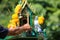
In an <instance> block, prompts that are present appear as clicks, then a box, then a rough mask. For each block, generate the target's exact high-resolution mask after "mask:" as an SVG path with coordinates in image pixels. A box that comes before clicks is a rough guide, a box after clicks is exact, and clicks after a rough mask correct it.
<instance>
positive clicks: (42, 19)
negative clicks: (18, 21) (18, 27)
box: [38, 16, 44, 24]
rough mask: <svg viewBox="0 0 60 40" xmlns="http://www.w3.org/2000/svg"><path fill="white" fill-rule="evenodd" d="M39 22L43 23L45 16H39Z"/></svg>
mask: <svg viewBox="0 0 60 40" xmlns="http://www.w3.org/2000/svg"><path fill="white" fill-rule="evenodd" d="M38 23H39V24H43V23H44V17H43V16H40V17H38Z"/></svg>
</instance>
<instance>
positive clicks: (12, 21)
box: [10, 19, 19, 23]
mask: <svg viewBox="0 0 60 40" xmlns="http://www.w3.org/2000/svg"><path fill="white" fill-rule="evenodd" d="M18 21H19V19H12V20H10V23H17V22H18Z"/></svg>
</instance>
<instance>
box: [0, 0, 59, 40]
mask: <svg viewBox="0 0 60 40" xmlns="http://www.w3.org/2000/svg"><path fill="white" fill-rule="evenodd" d="M18 2H19V0H0V25H3V26H4V27H5V28H7V25H8V22H9V20H10V19H11V15H12V14H13V13H14V8H15V6H16V5H17V4H18ZM28 4H29V6H30V8H31V10H32V11H33V12H34V14H35V15H38V16H44V18H45V23H44V24H43V25H41V26H42V28H43V29H45V30H46V33H47V37H48V40H60V0H28Z"/></svg>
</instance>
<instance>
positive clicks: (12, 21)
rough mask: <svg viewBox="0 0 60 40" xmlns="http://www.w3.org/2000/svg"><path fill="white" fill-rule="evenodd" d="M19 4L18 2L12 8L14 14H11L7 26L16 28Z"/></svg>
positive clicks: (19, 9)
mask: <svg viewBox="0 0 60 40" xmlns="http://www.w3.org/2000/svg"><path fill="white" fill-rule="evenodd" d="M21 8H22V7H21V5H20V4H18V5H17V6H16V8H15V10H14V14H13V15H12V19H11V20H10V22H9V24H8V28H11V27H12V28H16V26H19V18H18V13H19V12H20V11H21Z"/></svg>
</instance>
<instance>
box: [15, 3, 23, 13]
mask: <svg viewBox="0 0 60 40" xmlns="http://www.w3.org/2000/svg"><path fill="white" fill-rule="evenodd" d="M21 9H22V7H21V5H19V4H18V5H17V6H16V8H15V10H14V12H15V13H16V14H18V13H19V12H20V11H21Z"/></svg>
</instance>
